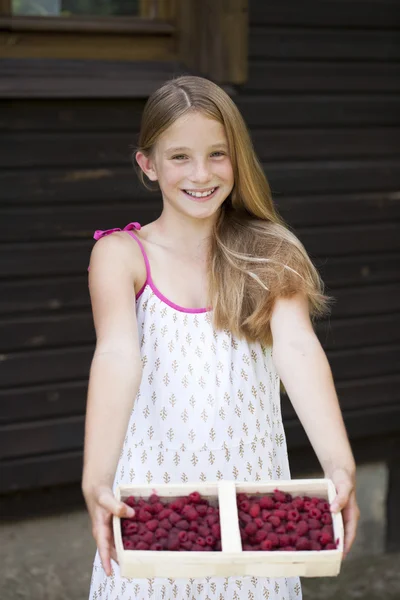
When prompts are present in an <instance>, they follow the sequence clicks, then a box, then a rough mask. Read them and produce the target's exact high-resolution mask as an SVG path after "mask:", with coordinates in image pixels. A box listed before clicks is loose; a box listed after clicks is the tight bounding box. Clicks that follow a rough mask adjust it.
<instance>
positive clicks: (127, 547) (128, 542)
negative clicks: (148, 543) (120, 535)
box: [124, 540, 135, 550]
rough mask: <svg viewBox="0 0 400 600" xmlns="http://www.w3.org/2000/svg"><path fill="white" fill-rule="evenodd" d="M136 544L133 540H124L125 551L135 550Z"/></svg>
mask: <svg viewBox="0 0 400 600" xmlns="http://www.w3.org/2000/svg"><path fill="white" fill-rule="evenodd" d="M134 548H135V544H134V543H133V542H132V540H124V549H125V550H134Z"/></svg>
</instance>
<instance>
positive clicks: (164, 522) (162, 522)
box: [159, 519, 172, 529]
mask: <svg viewBox="0 0 400 600" xmlns="http://www.w3.org/2000/svg"><path fill="white" fill-rule="evenodd" d="M159 525H160V527H162V528H163V529H171V527H172V524H171V523H170V521H169V519H161V520H160V522H159Z"/></svg>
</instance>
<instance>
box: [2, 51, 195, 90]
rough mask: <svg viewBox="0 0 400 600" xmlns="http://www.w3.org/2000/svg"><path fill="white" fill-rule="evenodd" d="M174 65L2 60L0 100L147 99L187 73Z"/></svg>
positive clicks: (125, 62) (170, 63) (168, 62)
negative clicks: (173, 79) (170, 81)
mask: <svg viewBox="0 0 400 600" xmlns="http://www.w3.org/2000/svg"><path fill="white" fill-rule="evenodd" d="M186 72H187V71H186V69H185V68H184V67H183V66H182V65H180V64H178V63H176V62H175V61H145V60H142V61H113V60H109V61H105V60H66V59H65V60H61V59H54V60H53V59H50V58H47V59H39V58H32V59H22V58H19V59H12V58H8V59H3V60H2V62H1V63H0V98H63V99H65V98H95V99H96V100H97V99H98V98H147V97H148V96H149V95H150V94H151V93H152V92H154V91H155V90H156V89H158V88H159V87H160V85H161V84H162V83H164V82H165V80H166V79H170V78H171V77H174V76H177V75H179V74H182V73H186Z"/></svg>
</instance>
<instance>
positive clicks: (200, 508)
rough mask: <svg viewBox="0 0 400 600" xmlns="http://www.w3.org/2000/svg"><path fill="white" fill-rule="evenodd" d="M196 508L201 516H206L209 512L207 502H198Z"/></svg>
mask: <svg viewBox="0 0 400 600" xmlns="http://www.w3.org/2000/svg"><path fill="white" fill-rule="evenodd" d="M196 510H197V512H198V514H199V515H200V517H204V516H205V515H206V514H207V506H206V505H205V504H198V505H197V506H196Z"/></svg>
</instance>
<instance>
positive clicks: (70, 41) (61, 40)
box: [0, 31, 177, 61]
mask: <svg viewBox="0 0 400 600" xmlns="http://www.w3.org/2000/svg"><path fill="white" fill-rule="evenodd" d="M175 46H176V44H175V41H174V39H173V37H172V36H169V35H166V36H162V35H137V36H132V35H129V34H125V35H124V34H118V35H117V34H91V35H87V34H80V33H61V32H57V33H54V32H48V33H43V32H34V31H31V32H12V33H8V32H0V54H1V56H2V58H27V57H29V58H55V59H82V60H88V59H94V60H122V61H125V60H126V61H133V60H143V61H149V60H150V61H152V60H157V61H171V60H172V61H173V60H176V59H177V53H176V48H175Z"/></svg>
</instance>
